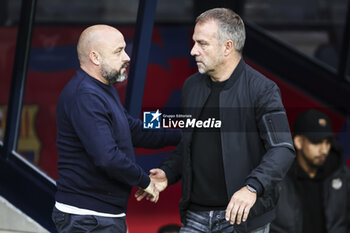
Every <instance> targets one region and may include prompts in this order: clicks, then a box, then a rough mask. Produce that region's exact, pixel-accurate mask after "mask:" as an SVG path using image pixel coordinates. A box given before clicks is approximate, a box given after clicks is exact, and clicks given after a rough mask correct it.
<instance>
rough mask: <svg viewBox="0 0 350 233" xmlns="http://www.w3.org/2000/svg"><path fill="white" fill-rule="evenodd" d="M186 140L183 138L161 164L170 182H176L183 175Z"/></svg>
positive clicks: (160, 166)
mask: <svg viewBox="0 0 350 233" xmlns="http://www.w3.org/2000/svg"><path fill="white" fill-rule="evenodd" d="M183 150H184V140H183V139H182V140H181V141H180V143H179V144H178V145H177V147H176V149H175V150H174V151H173V152H172V153H171V155H170V156H169V157H167V158H166V159H165V160H163V162H162V163H161V164H160V165H159V168H160V169H162V170H163V171H164V172H165V174H166V177H167V179H168V184H169V185H171V184H174V183H176V182H177V181H179V180H180V179H181V177H182V168H183V165H182V163H183Z"/></svg>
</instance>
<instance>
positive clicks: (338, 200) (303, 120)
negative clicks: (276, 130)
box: [271, 109, 350, 233]
mask: <svg viewBox="0 0 350 233" xmlns="http://www.w3.org/2000/svg"><path fill="white" fill-rule="evenodd" d="M293 136H294V138H293V139H294V145H295V148H296V151H297V154H296V155H297V156H296V159H295V161H294V164H293V165H292V167H291V168H290V170H289V172H288V174H287V176H286V178H285V180H284V181H283V182H282V184H281V193H280V199H279V202H278V205H277V208H276V212H277V214H276V216H277V218H276V219H275V220H274V221H273V222H272V224H271V232H273V233H349V232H350V169H349V167H348V166H347V165H346V164H344V159H343V154H342V149H341V148H340V147H339V145H338V144H337V142H336V140H335V139H334V134H333V131H332V127H331V122H330V120H329V118H328V116H327V115H325V114H324V113H322V112H320V111H318V110H314V109H311V110H308V111H305V112H303V113H301V114H300V115H298V116H297V118H296V119H295V122H294V125H293Z"/></svg>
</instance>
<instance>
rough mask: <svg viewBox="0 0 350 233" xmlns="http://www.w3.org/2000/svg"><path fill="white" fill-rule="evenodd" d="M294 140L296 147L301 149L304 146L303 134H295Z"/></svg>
mask: <svg viewBox="0 0 350 233" xmlns="http://www.w3.org/2000/svg"><path fill="white" fill-rule="evenodd" d="M293 141H294V146H295V148H296V149H297V150H301V148H302V147H303V141H304V138H303V136H300V135H296V136H294V138H293Z"/></svg>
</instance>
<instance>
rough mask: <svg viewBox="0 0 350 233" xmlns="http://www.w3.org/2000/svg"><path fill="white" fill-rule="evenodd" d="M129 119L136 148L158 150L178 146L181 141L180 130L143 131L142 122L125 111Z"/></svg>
mask: <svg viewBox="0 0 350 233" xmlns="http://www.w3.org/2000/svg"><path fill="white" fill-rule="evenodd" d="M124 112H125V115H126V116H127V118H128V122H129V127H130V131H131V135H132V142H133V145H134V146H135V147H143V148H152V149H158V148H162V147H165V146H176V145H177V144H178V143H179V142H180V139H181V135H182V133H181V130H179V129H164V128H161V129H143V125H142V121H141V120H140V119H135V118H133V117H132V116H130V114H129V113H128V112H127V111H126V110H124Z"/></svg>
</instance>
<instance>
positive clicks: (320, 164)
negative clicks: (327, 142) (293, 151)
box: [301, 152, 327, 169]
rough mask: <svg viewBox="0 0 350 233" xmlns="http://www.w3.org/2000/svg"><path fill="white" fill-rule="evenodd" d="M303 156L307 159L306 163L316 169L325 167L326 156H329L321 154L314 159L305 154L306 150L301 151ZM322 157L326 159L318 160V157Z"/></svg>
mask: <svg viewBox="0 0 350 233" xmlns="http://www.w3.org/2000/svg"><path fill="white" fill-rule="evenodd" d="M301 156H302V157H303V158H304V160H305V161H306V163H307V165H308V166H309V167H311V168H316V169H318V168H321V167H323V165H324V163H325V161H326V158H327V155H320V156H317V157H314V159H310V158H308V157H307V156H306V155H305V154H304V152H301ZM321 157H324V160H323V161H317V160H318V158H321Z"/></svg>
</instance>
